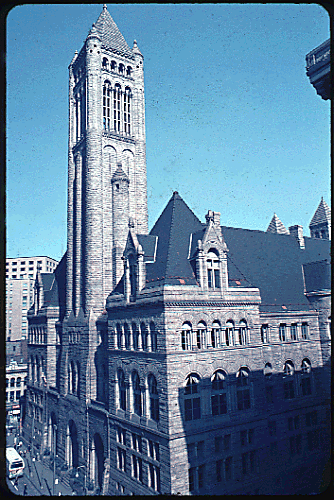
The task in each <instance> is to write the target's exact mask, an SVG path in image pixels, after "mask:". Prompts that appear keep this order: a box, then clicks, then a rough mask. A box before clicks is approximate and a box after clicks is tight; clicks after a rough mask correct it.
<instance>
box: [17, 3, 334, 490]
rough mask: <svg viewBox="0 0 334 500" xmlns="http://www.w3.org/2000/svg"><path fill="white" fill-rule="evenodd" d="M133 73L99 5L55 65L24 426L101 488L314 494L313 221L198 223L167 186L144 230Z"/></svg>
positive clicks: (316, 268) (131, 54)
mask: <svg viewBox="0 0 334 500" xmlns="http://www.w3.org/2000/svg"><path fill="white" fill-rule="evenodd" d="M143 75H144V70H143V56H142V54H141V52H140V50H139V48H138V45H137V43H136V42H134V44H133V46H132V48H130V47H129V46H128V45H127V43H126V41H125V40H124V38H123V36H122V34H121V33H120V31H119V30H118V28H117V26H116V24H115V23H114V21H113V19H112V18H111V16H110V14H109V12H108V10H107V7H106V6H104V7H103V10H102V13H101V14H100V16H99V18H98V20H97V22H96V23H95V24H94V25H93V27H92V29H91V30H90V32H89V34H88V36H87V38H86V40H85V42H84V45H83V47H82V48H81V50H80V51H79V53H75V56H74V57H73V59H72V62H71V64H70V66H69V88H70V91H69V109H70V133H69V155H68V157H69V164H68V226H67V233H68V244H67V252H66V254H65V255H64V257H63V258H62V260H61V262H60V263H59V265H58V267H57V268H56V270H55V272H54V274H53V275H52V277H50V278H47V279H46V275H44V278H43V279H42V277H43V275H42V276H39V277H37V279H36V287H35V301H34V305H33V306H32V307H31V308H30V310H29V313H28V320H29V334H28V383H27V398H26V404H27V406H26V412H25V420H24V425H23V436H24V438H25V439H26V440H27V441H31V444H33V447H34V449H38V450H39V452H40V455H41V456H43V455H44V454H45V456H48V455H49V454H50V452H55V453H56V454H57V455H58V457H59V460H60V461H61V462H62V465H61V467H60V468H61V469H62V473H61V476H62V477H65V476H66V473H64V470H65V469H66V468H68V469H69V472H68V474H71V472H70V471H71V470H72V469H76V470H77V472H78V475H82V478H83V480H82V484H83V485H84V486H85V487H86V489H87V490H91V489H93V488H97V489H98V491H99V492H100V494H109V495H122V494H126V495H130V494H136V495H140V494H142V495H149V494H151V495H156V494H159V493H163V494H181V495H185V494H196V493H201V494H279V493H284V494H293V493H305V492H309V493H314V492H317V491H319V490H320V488H321V484H324V482H325V470H326V464H327V462H328V458H329V453H330V449H329V448H330V446H329V443H330V441H329V430H330V424H329V421H330V345H331V333H330V326H331V319H330V314H331V313H330V264H329V261H330V252H329V246H330V241H329V234H327V233H326V232H323V233H321V232H320V233H318V236H319V237H316V236H317V235H316V234H314V235H313V234H311V237H308V236H306V235H304V234H303V228H302V227H301V226H299V225H295V226H292V227H290V228H289V230H287V229H286V228H285V227H284V225H283V224H282V222H281V221H280V220H279V219H278V217H277V216H276V215H275V216H274V217H273V220H272V221H271V223H270V224H269V227H268V230H267V231H254V230H247V229H241V228H233V227H229V226H227V225H222V222H224V221H221V214H220V213H219V212H216V211H213V210H208V212H207V214H206V215H205V222H202V221H201V220H200V219H199V218H198V217H197V216H196V215H195V214H194V213H193V212H192V210H191V209H190V208H189V207H188V206H187V204H186V203H185V202H184V201H183V199H182V198H181V196H180V195H179V194H178V193H177V192H174V193H173V196H172V197H171V199H170V200H169V202H168V204H167V206H166V208H165V209H164V211H163V212H162V214H161V216H160V217H159V219H158V220H157V221H156V223H155V225H154V226H153V228H152V230H151V231H150V233H148V230H147V204H146V166H145V112H144V77H143ZM322 203H323V201H322ZM208 208H209V207H208ZM322 209H324V211H325V213H326V220H325V221H322V222H321V223H323V227H321V228H318V231H319V230H320V231H321V229H322V230H324V231H325V227H324V226H325V225H326V227H327V226H328V223H329V217H330V214H329V212H328V211H327V208H326V207H325V208H323V207H322ZM322 209H321V210H322ZM318 210H319V208H318ZM312 222H314V223H317V224H318V222H319V221H318V220H317V217H314V218H313V219H312ZM312 228H313V225H312ZM311 231H312V229H311Z"/></svg>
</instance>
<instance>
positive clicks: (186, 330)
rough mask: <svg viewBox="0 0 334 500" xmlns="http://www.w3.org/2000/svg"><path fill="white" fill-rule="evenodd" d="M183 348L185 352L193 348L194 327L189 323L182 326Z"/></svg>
mask: <svg viewBox="0 0 334 500" xmlns="http://www.w3.org/2000/svg"><path fill="white" fill-rule="evenodd" d="M181 347H182V349H183V350H184V351H189V350H191V348H192V327H191V324H190V323H188V322H186V323H183V325H182V330H181Z"/></svg>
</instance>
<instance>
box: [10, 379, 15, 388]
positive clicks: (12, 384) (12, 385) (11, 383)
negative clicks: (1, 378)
mask: <svg viewBox="0 0 334 500" xmlns="http://www.w3.org/2000/svg"><path fill="white" fill-rule="evenodd" d="M10 386H11V387H15V378H14V377H12V378H11V379H10Z"/></svg>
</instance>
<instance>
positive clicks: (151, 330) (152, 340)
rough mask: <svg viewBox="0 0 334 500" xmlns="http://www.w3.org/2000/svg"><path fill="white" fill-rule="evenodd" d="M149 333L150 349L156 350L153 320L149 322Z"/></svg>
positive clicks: (155, 333)
mask: <svg viewBox="0 0 334 500" xmlns="http://www.w3.org/2000/svg"><path fill="white" fill-rule="evenodd" d="M150 335H151V349H152V351H156V350H157V331H156V329H155V324H154V323H153V321H151V322H150Z"/></svg>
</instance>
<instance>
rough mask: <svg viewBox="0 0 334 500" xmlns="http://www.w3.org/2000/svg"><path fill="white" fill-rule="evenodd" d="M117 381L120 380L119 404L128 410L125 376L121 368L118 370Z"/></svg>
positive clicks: (122, 408)
mask: <svg viewBox="0 0 334 500" xmlns="http://www.w3.org/2000/svg"><path fill="white" fill-rule="evenodd" d="M117 382H118V405H119V407H120V408H121V410H126V387H125V376H124V372H123V370H121V369H119V370H118V371H117Z"/></svg>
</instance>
